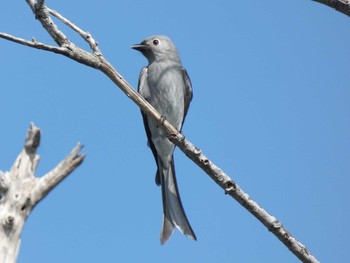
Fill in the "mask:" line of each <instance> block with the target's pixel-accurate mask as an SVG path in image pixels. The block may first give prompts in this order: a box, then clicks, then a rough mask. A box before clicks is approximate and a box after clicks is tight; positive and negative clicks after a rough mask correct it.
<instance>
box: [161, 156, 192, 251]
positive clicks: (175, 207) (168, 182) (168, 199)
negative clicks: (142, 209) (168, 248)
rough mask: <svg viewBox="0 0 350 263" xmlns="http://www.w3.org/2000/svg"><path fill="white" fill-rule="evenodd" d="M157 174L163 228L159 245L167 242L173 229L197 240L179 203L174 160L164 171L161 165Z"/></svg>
mask: <svg viewBox="0 0 350 263" xmlns="http://www.w3.org/2000/svg"><path fill="white" fill-rule="evenodd" d="M159 163H161V162H159ZM159 173H160V180H161V187H162V199H163V226H162V231H161V233H160V243H161V244H162V245H163V244H165V243H166V242H167V241H168V240H169V238H170V237H171V235H172V233H173V231H174V227H176V228H177V229H179V230H180V231H181V232H182V233H183V234H184V235H186V236H188V237H189V238H191V239H193V240H197V238H196V235H195V234H194V232H193V230H192V227H191V225H190V223H189V221H188V219H187V216H186V214H185V210H184V208H183V206H182V203H181V199H180V194H179V189H178V187H177V183H176V176H175V167H174V159H173V158H172V159H171V164H170V165H169V166H168V167H167V168H166V169H164V167H162V165H161V167H159Z"/></svg>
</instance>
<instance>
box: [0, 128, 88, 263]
mask: <svg viewBox="0 0 350 263" xmlns="http://www.w3.org/2000/svg"><path fill="white" fill-rule="evenodd" d="M39 143H40V129H38V128H37V127H36V126H35V125H34V124H31V125H30V127H29V129H28V131H27V136H26V139H25V144H24V147H23V150H22V151H21V153H20V154H19V155H18V157H17V159H16V161H15V162H14V164H13V165H12V167H11V169H10V171H7V172H2V171H0V262H1V263H14V262H16V258H17V255H18V251H19V247H20V244H21V233H22V229H23V226H24V224H25V222H26V220H27V218H28V216H29V214H30V212H31V211H32V209H33V208H34V207H35V206H36V205H37V204H38V203H39V202H40V201H41V200H42V199H43V198H44V197H45V196H46V195H47V194H48V193H49V192H50V190H51V189H53V188H54V187H55V186H56V185H57V184H58V183H59V182H61V181H62V180H63V179H64V178H65V177H66V176H67V175H68V174H70V173H71V172H72V171H73V170H74V169H75V168H77V167H78V166H79V165H80V164H81V163H82V161H83V159H84V156H85V155H80V154H79V151H80V150H81V148H82V146H81V145H78V146H76V147H75V148H74V149H73V150H72V152H71V153H70V154H69V155H68V156H67V157H66V158H65V159H64V160H63V161H62V162H61V163H59V164H58V165H57V166H56V167H55V168H54V169H53V170H52V171H50V172H49V173H47V174H46V175H44V176H43V177H40V178H38V177H36V176H35V174H34V173H35V170H36V167H37V165H38V162H39V155H37V154H36V150H37V148H38V147H39Z"/></svg>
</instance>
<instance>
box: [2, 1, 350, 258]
mask: <svg viewBox="0 0 350 263" xmlns="http://www.w3.org/2000/svg"><path fill="white" fill-rule="evenodd" d="M47 5H48V6H49V7H50V8H52V9H55V10H56V11H58V12H60V13H61V14H62V15H64V16H66V17H67V18H68V19H70V20H72V21H74V22H75V23H76V24H77V25H79V26H80V27H82V28H83V29H85V30H87V31H89V32H90V33H92V35H93V36H94V37H95V38H96V40H97V41H98V42H99V44H100V48H101V50H102V52H103V54H104V56H105V57H106V58H107V59H108V60H109V61H110V62H111V63H112V64H113V65H114V66H115V68H116V69H117V70H118V71H119V72H120V73H121V74H122V75H123V76H124V77H125V78H126V79H127V80H128V81H129V82H130V83H131V84H132V85H133V86H134V87H135V88H136V85H137V78H138V74H139V71H140V69H141V67H142V66H144V65H146V64H147V63H146V60H145V58H144V57H143V56H142V55H140V54H139V53H138V52H136V51H134V50H132V49H130V45H132V44H134V43H138V42H140V41H141V40H142V39H144V38H145V37H147V36H149V35H152V34H166V35H168V36H170V37H171V38H172V39H173V41H174V42H175V44H176V45H177V47H178V49H179V52H180V54H181V57H182V61H183V64H184V66H185V67H186V68H187V70H188V72H189V75H190V77H191V80H192V84H193V90H194V99H193V101H192V104H191V107H190V110H189V114H188V116H187V119H186V122H185V126H184V133H185V135H186V137H187V138H188V139H189V140H190V141H191V142H192V143H194V144H195V145H196V146H197V147H199V148H200V149H202V151H203V152H204V153H205V154H206V155H207V156H208V157H209V158H210V159H211V160H212V161H214V162H215V163H216V164H217V165H218V166H219V167H221V168H222V169H223V170H224V171H225V172H226V173H227V174H229V175H230V176H231V177H232V178H233V180H235V181H236V182H237V184H238V185H239V186H240V187H242V188H243V190H244V191H246V192H247V193H248V194H249V195H250V196H251V197H252V198H253V199H254V200H255V201H256V202H257V203H259V204H260V205H261V206H262V207H263V208H264V209H266V210H267V211H268V212H269V213H270V214H272V215H273V216H275V217H277V218H278V219H279V220H280V221H281V222H282V224H283V225H284V226H285V227H286V228H287V229H288V230H289V231H290V232H291V233H292V235H294V236H295V237H296V238H297V239H298V240H299V241H300V242H302V243H303V244H304V245H306V246H307V247H308V249H309V250H310V251H311V252H312V253H313V254H314V255H315V256H316V257H317V258H318V259H319V260H320V261H321V262H345V261H346V260H347V259H348V255H347V251H348V245H347V244H348V242H347V240H348V236H349V235H350V231H349V228H348V221H349V216H350V215H349V209H348V206H349V205H348V200H350V199H349V198H350V192H349V190H348V186H349V183H350V179H349V175H350V132H349V130H350V118H349V116H350V103H349V100H350V88H349V84H348V80H349V72H348V68H349V67H348V65H349V57H350V49H349V43H350V34H349V33H350V32H349V31H350V29H349V18H348V17H346V16H345V15H342V14H340V13H338V12H336V11H334V10H332V9H330V8H327V7H325V6H322V5H320V4H317V3H315V2H312V1H295V0H287V1H276V0H273V1H255V0H254V1H238V2H234V1H216V2H215V3H214V2H212V3H206V2H201V4H200V5H199V4H198V2H194V1H192V2H191V1H182V0H179V1H176V2H175V1H148V2H146V1H135V0H133V1H118V2H116V1H111V0H105V1H99V2H98V5H96V2H91V3H88V2H87V1H82V0H76V1H70V2H69V3H68V2H67V1H47ZM19 17H20V19H18V18H19ZM0 25H1V27H0V31H2V32H7V33H10V34H13V35H16V36H19V37H22V38H26V39H32V37H35V38H36V39H37V40H38V41H41V42H45V43H48V44H52V40H51V39H50V38H49V37H48V35H47V33H46V32H45V31H44V30H43V29H42V26H41V25H40V24H39V23H38V22H37V21H36V20H35V19H34V18H33V15H32V13H31V11H30V10H29V8H28V6H27V5H26V3H25V1H5V2H4V3H2V8H1V9H0ZM59 26H60V28H61V29H64V31H65V32H67V35H68V36H69V37H70V38H71V40H73V41H75V42H76V43H77V44H78V45H81V46H84V47H86V44H85V43H84V42H82V41H81V40H80V39H79V38H78V37H77V36H75V35H74V33H72V32H70V31H69V30H67V29H66V28H65V27H64V26H63V25H61V24H59ZM0 47H1V48H0V52H1V62H2V63H1V64H0V72H1V73H0V74H1V89H0V99H1V104H0V105H1V106H0V107H1V111H0V122H1V123H2V129H1V136H0V169H1V170H8V169H10V167H11V165H12V163H13V162H14V160H15V158H16V157H17V154H18V153H19V152H20V150H21V148H22V146H23V142H24V136H25V132H26V129H27V127H28V125H29V123H30V122H31V121H34V122H35V124H36V125H37V126H38V127H40V128H41V130H42V141H41V146H40V148H39V152H38V153H39V154H40V156H41V161H40V165H39V167H38V170H37V175H38V176H42V175H44V174H45V173H46V172H48V171H50V170H51V169H52V168H53V167H54V166H55V165H56V164H57V163H58V162H59V161H60V160H62V159H63V158H64V157H65V155H66V154H68V152H70V150H71V149H72V148H73V147H74V146H75V145H76V144H77V143H78V142H81V143H82V144H84V145H85V148H84V149H83V152H85V153H87V157H86V159H85V162H84V163H83V165H82V166H81V167H79V168H78V169H77V170H76V171H75V172H74V173H73V174H71V175H70V176H69V177H68V178H67V179H66V180H65V181H63V182H62V183H61V184H60V185H59V186H58V187H57V188H56V189H54V190H53V191H52V192H51V193H50V194H49V195H48V196H47V197H46V199H44V200H43V201H42V202H41V203H40V204H39V205H38V206H37V207H36V208H35V209H34V210H33V212H32V214H31V215H30V217H29V219H28V221H27V223H26V225H25V229H24V232H23V236H22V245H21V249H20V254H19V260H18V262H20V263H31V262H36V263H37V262H170V263H171V262H203V263H207V262H208V263H209V262H222V263H224V262H272V263H274V262H298V260H297V258H296V257H295V256H294V255H292V254H291V253H290V252H289V250H288V249H287V248H286V247H284V245H282V244H281V243H280V241H279V240H277V238H276V237H275V236H273V235H272V234H271V233H270V232H268V231H267V229H266V228H265V227H264V226H262V225H261V223H260V222H258V221H257V220H256V219H255V218H254V217H253V216H251V215H250V214H249V213H248V212H247V211H246V210H244V209H243V208H242V207H241V206H240V205H238V204H237V203H236V202H235V201H234V200H233V199H231V198H230V197H228V196H225V195H224V192H223V191H222V190H221V189H220V188H218V186H217V185H216V184H215V183H214V182H213V181H212V180H211V179H210V178H209V177H208V176H207V175H206V174H204V172H202V171H201V170H200V169H199V168H198V167H197V166H196V165H194V164H193V163H192V162H191V161H190V160H189V159H187V158H186V157H185V156H184V155H183V154H182V153H181V151H179V150H177V151H176V153H175V165H176V171H177V175H178V183H179V188H180V192H181V197H182V201H183V204H184V207H185V210H186V212H187V215H188V217H189V219H190V222H191V224H192V227H193V229H194V231H195V233H196V235H197V238H198V241H197V242H194V241H191V240H189V239H188V238H186V237H184V236H183V235H181V234H180V233H179V232H175V233H174V235H173V237H172V239H171V240H170V241H169V242H168V243H167V244H166V245H165V246H160V243H159V233H160V228H161V219H162V205H161V194H160V189H159V188H158V187H157V186H156V185H155V184H154V173H155V163H154V160H153V156H152V154H151V151H150V150H149V149H148V148H147V145H146V135H145V133H144V130H143V124H142V120H141V116H140V112H139V109H138V108H137V106H135V105H134V104H133V103H132V102H131V101H130V100H129V99H128V98H127V97H126V96H125V95H124V94H123V93H122V92H121V91H120V90H119V89H118V88H117V87H115V86H114V85H113V83H112V82H111V81H109V80H108V79H107V78H106V77H105V76H104V75H102V74H101V73H100V72H98V71H96V70H93V69H90V68H87V67H86V66H83V65H81V64H78V63H76V62H73V61H70V60H69V59H67V58H66V57H62V56H59V55H55V54H52V53H48V52H44V51H38V50H34V49H30V48H27V47H23V46H20V45H17V44H14V43H10V42H7V41H4V40H0Z"/></svg>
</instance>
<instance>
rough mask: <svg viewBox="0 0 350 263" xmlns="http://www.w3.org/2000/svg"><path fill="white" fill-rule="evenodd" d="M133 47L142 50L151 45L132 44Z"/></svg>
mask: <svg viewBox="0 0 350 263" xmlns="http://www.w3.org/2000/svg"><path fill="white" fill-rule="evenodd" d="M131 48H132V49H135V50H138V51H141V52H142V51H144V50H147V49H149V46H148V45H144V44H135V45H132V46H131Z"/></svg>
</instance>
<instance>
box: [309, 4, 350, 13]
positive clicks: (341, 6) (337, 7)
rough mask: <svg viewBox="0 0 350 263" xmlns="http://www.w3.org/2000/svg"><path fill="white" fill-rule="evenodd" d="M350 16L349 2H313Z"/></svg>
mask: <svg viewBox="0 0 350 263" xmlns="http://www.w3.org/2000/svg"><path fill="white" fill-rule="evenodd" d="M313 1H315V2H318V3H321V4H324V5H327V6H329V7H331V8H334V9H335V10H337V11H339V12H341V13H343V14H345V15H347V16H350V0H313Z"/></svg>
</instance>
